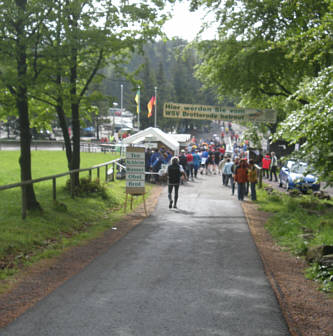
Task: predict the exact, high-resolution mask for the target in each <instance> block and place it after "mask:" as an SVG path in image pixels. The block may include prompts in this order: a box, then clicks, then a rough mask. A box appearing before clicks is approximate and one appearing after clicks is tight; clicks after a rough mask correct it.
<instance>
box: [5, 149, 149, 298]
mask: <svg viewBox="0 0 333 336" xmlns="http://www.w3.org/2000/svg"><path fill="white" fill-rule="evenodd" d="M114 158H115V156H111V155H110V154H103V153H82V156H81V167H90V166H93V165H96V164H99V163H103V162H107V161H110V160H112V159H114ZM0 160H1V162H2V165H1V167H0V185H4V184H10V183H14V182H18V181H19V178H18V176H19V166H18V152H0ZM66 165H67V163H66V158H65V154H64V153H63V152H42V151H38V152H33V158H32V166H33V178H37V177H42V176H48V175H53V174H58V173H62V172H65V171H66V170H67V168H66ZM94 174H96V172H95V173H94ZM87 175H88V173H87V174H82V177H87ZM104 175H105V174H102V173H101V175H100V176H101V181H100V187H98V188H97V187H96V185H94V181H93V183H92V184H91V185H90V187H91V186H92V187H93V189H94V190H96V189H98V191H97V192H94V193H83V194H82V195H81V196H80V197H76V198H75V199H72V198H71V197H70V195H69V193H68V191H66V190H65V186H66V181H67V177H64V178H61V179H58V180H57V202H55V203H54V202H53V200H52V181H46V182H41V183H38V184H36V185H35V192H36V196H37V199H38V201H39V202H40V203H41V206H42V208H43V211H41V212H40V211H36V212H29V213H28V216H27V218H26V219H25V220H22V219H21V201H20V197H21V191H20V189H19V188H16V189H10V190H5V191H0V214H1V216H0V231H1V236H0V280H8V279H9V278H10V277H11V276H12V275H14V274H15V273H16V272H17V271H18V270H19V269H20V268H22V267H25V266H27V265H29V264H32V263H34V262H36V261H38V260H40V259H42V258H48V257H53V256H55V255H58V254H60V253H61V252H62V251H63V249H64V248H66V247H69V246H74V245H78V244H80V243H81V242H82V241H86V240H87V239H92V238H95V237H97V236H99V235H101V233H102V232H104V231H105V230H106V229H108V228H111V227H112V226H113V225H114V224H115V223H116V222H117V221H118V220H119V219H120V218H121V217H123V216H124V213H123V209H122V205H123V203H124V199H125V181H124V180H121V181H119V180H116V181H115V182H110V183H108V184H105V183H104V182H105V181H104ZM94 179H96V176H93V180H94ZM149 190H150V188H149V186H148V187H147V191H148V192H149ZM139 203H141V198H139V197H136V198H135V199H134V203H133V204H134V207H135V206H137V205H138V204H139ZM6 283H7V282H6V281H2V282H1V283H0V292H1V291H3V290H4V289H5V286H6Z"/></svg>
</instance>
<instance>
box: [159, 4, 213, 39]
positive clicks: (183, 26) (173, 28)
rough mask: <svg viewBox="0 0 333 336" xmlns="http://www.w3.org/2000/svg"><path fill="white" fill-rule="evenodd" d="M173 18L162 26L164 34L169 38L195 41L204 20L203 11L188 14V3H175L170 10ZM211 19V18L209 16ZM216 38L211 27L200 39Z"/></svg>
mask: <svg viewBox="0 0 333 336" xmlns="http://www.w3.org/2000/svg"><path fill="white" fill-rule="evenodd" d="M171 14H172V15H173V18H172V19H170V20H169V21H168V22H166V23H165V25H164V29H163V30H164V32H165V33H166V34H167V36H168V37H169V38H172V37H180V38H183V39H184V40H187V41H189V42H190V41H192V40H194V39H195V37H196V35H197V33H198V32H199V30H200V27H201V24H202V22H203V20H207V19H204V15H205V11H204V10H203V9H202V10H200V11H196V12H194V13H193V12H190V10H189V4H188V2H185V3H184V2H182V3H178V2H177V3H176V4H175V5H174V9H173V10H171ZM209 18H212V16H209ZM215 36H216V27H211V28H210V29H208V30H207V32H205V33H203V35H202V39H214V38H215Z"/></svg>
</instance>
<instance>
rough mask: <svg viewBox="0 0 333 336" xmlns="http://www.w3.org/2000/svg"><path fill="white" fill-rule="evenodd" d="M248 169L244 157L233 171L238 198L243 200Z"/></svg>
mask: <svg viewBox="0 0 333 336" xmlns="http://www.w3.org/2000/svg"><path fill="white" fill-rule="evenodd" d="M247 171H248V169H247V168H246V162H245V160H244V159H242V160H241V161H240V164H239V166H238V167H237V168H236V171H235V181H236V182H237V187H238V188H237V189H238V190H237V191H238V200H239V201H243V200H244V196H245V184H246V182H247V181H248V176H247V175H248V172H247Z"/></svg>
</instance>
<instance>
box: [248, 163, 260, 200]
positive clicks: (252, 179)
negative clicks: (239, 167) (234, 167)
mask: <svg viewBox="0 0 333 336" xmlns="http://www.w3.org/2000/svg"><path fill="white" fill-rule="evenodd" d="M248 180H249V183H250V189H251V200H252V201H256V200H257V193H256V184H257V182H258V174H257V169H256V167H255V166H254V161H253V160H250V162H249V170H248Z"/></svg>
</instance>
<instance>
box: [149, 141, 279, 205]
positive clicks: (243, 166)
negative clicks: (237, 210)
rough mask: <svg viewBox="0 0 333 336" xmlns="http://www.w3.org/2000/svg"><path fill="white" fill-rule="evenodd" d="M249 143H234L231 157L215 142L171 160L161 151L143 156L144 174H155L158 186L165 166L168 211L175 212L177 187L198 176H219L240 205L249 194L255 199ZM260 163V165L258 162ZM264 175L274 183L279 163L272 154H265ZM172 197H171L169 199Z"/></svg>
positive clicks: (194, 145) (190, 148) (193, 146)
mask: <svg viewBox="0 0 333 336" xmlns="http://www.w3.org/2000/svg"><path fill="white" fill-rule="evenodd" d="M247 146H248V143H246V142H244V143H240V142H238V143H236V142H235V145H234V146H233V148H232V153H229V152H228V153H226V145H225V143H224V142H222V143H219V142H217V141H216V140H214V139H211V140H209V141H202V142H200V143H197V142H195V143H194V141H192V144H191V145H190V146H188V147H187V148H184V149H182V150H181V152H180V154H179V156H177V157H173V153H172V152H170V151H168V150H167V149H165V148H164V147H162V148H160V149H159V150H155V151H151V150H148V151H147V152H146V171H150V172H153V173H155V175H153V176H154V179H155V181H156V182H157V181H158V179H159V178H160V176H159V174H158V172H159V170H160V169H161V166H162V165H163V164H165V166H167V168H166V176H167V182H168V198H169V208H172V207H173V208H176V207H177V201H178V191H179V186H180V185H181V184H183V183H185V181H194V180H195V179H196V178H198V174H201V175H213V174H216V175H217V174H220V175H221V176H222V184H223V185H224V186H229V184H230V187H231V192H232V195H234V194H235V190H237V196H238V199H239V200H240V201H242V200H244V197H245V196H247V195H248V194H249V192H250V197H251V200H253V201H255V200H256V199H257V195H256V184H257V182H258V172H257V168H256V166H255V163H254V161H253V160H250V159H249V158H248V156H247V154H246V153H248V152H247ZM258 163H259V162H258ZM261 163H262V169H263V175H264V176H265V177H267V178H268V179H270V180H272V178H273V177H274V178H275V181H277V175H276V172H277V167H278V160H277V157H276V155H275V153H274V152H272V153H270V154H268V153H267V154H265V156H264V157H263V159H262V162H261ZM172 194H174V197H172Z"/></svg>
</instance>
